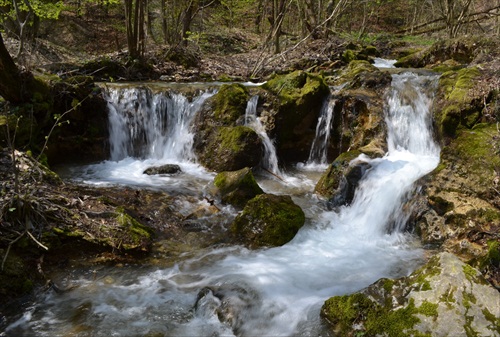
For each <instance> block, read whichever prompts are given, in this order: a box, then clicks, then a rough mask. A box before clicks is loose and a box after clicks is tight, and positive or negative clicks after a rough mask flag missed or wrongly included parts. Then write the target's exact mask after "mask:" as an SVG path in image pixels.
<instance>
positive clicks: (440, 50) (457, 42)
mask: <svg viewBox="0 0 500 337" xmlns="http://www.w3.org/2000/svg"><path fill="white" fill-rule="evenodd" d="M494 45H495V41H494V40H493V39H487V38H482V37H474V36H470V37H466V38H464V37H460V38H457V39H451V40H450V39H446V40H440V41H438V42H436V43H434V44H433V45H431V46H429V47H427V48H425V49H423V50H420V51H417V52H415V53H413V54H410V55H407V56H405V57H402V58H400V59H399V60H398V61H397V62H396V64H395V66H396V67H401V68H424V67H427V66H432V65H435V64H439V63H441V62H445V61H447V60H453V61H455V62H458V63H460V64H467V63H469V62H471V61H472V60H473V59H474V58H475V57H476V56H477V55H478V54H479V53H481V52H483V50H487V49H489V48H494ZM448 62H449V61H448Z"/></svg>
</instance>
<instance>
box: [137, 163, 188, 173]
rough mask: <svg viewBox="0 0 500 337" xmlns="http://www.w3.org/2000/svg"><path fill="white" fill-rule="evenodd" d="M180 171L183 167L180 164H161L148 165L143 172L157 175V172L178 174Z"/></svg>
mask: <svg viewBox="0 0 500 337" xmlns="http://www.w3.org/2000/svg"><path fill="white" fill-rule="evenodd" d="M179 172H181V168H180V166H179V165H175V164H166V165H161V166H153V167H148V168H147V169H146V170H144V172H143V173H144V174H147V175H155V174H176V173H179Z"/></svg>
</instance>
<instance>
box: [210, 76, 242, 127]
mask: <svg viewBox="0 0 500 337" xmlns="http://www.w3.org/2000/svg"><path fill="white" fill-rule="evenodd" d="M249 98H250V96H249V94H248V90H247V88H245V87H244V86H243V85H241V84H224V85H222V86H221V88H220V90H219V92H217V94H216V95H215V96H214V100H213V105H212V107H213V109H214V115H215V118H216V119H217V121H219V122H220V123H222V125H233V124H234V123H236V121H237V120H238V118H240V117H241V116H244V115H245V111H246V107H247V102H248V99H249Z"/></svg>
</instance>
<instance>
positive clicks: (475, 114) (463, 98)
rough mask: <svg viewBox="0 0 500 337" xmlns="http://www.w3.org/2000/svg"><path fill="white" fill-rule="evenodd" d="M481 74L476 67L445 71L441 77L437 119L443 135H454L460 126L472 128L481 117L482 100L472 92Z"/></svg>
mask: <svg viewBox="0 0 500 337" xmlns="http://www.w3.org/2000/svg"><path fill="white" fill-rule="evenodd" d="M479 76H480V70H479V69H478V68H476V67H472V68H463V69H460V70H458V71H448V72H445V73H444V74H443V75H442V76H441V77H440V79H439V94H440V100H439V101H438V104H437V106H438V109H439V110H438V113H437V115H436V119H437V120H438V121H439V128H440V131H441V133H442V134H443V135H445V136H448V137H452V136H455V134H456V131H457V129H458V128H460V127H465V128H471V127H473V126H474V125H475V124H476V123H477V122H478V121H479V120H480V118H481V110H482V108H483V106H482V104H483V103H482V101H479V100H475V98H474V97H473V96H472V95H471V94H470V91H471V89H473V87H474V83H475V81H476V80H477V79H478V78H479Z"/></svg>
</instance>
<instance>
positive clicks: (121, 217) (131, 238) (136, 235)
mask: <svg viewBox="0 0 500 337" xmlns="http://www.w3.org/2000/svg"><path fill="white" fill-rule="evenodd" d="M116 221H117V223H118V225H119V226H120V227H121V229H122V230H123V235H122V247H123V248H125V249H135V248H139V247H142V246H144V245H145V244H148V243H149V242H150V241H151V239H152V237H153V235H154V232H153V230H152V229H151V228H149V227H147V226H144V225H143V224H141V223H140V222H139V221H137V220H136V219H134V218H133V217H131V216H130V215H129V214H127V213H126V212H125V211H124V210H123V209H122V208H117V215H116Z"/></svg>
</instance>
